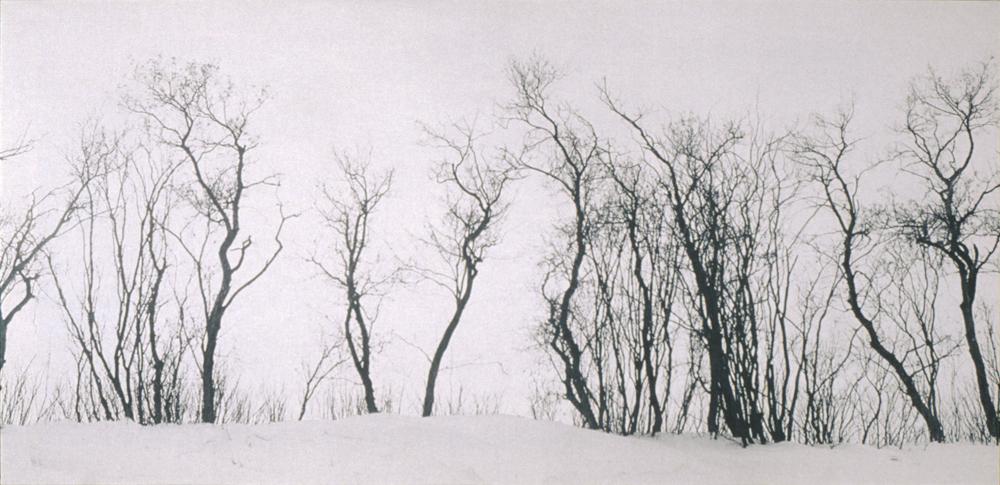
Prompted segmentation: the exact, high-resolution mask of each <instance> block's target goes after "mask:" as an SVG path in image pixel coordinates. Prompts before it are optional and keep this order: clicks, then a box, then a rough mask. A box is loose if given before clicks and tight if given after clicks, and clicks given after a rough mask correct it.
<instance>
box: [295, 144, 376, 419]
mask: <svg viewBox="0 0 1000 485" xmlns="http://www.w3.org/2000/svg"><path fill="white" fill-rule="evenodd" d="M337 163H338V165H339V166H340V170H341V173H342V174H343V176H344V178H345V179H346V181H347V187H346V189H347V190H346V191H337V192H334V189H333V188H331V187H329V186H326V187H324V188H323V196H324V201H323V202H324V207H322V208H321V209H320V215H321V216H322V218H323V221H324V225H325V226H326V227H327V228H328V229H329V230H330V231H331V233H332V236H333V240H334V244H333V252H334V254H336V256H337V259H338V260H339V261H338V263H339V268H337V269H333V268H332V267H331V266H330V265H329V264H326V263H324V262H322V260H321V259H320V258H318V257H317V256H315V255H314V256H312V257H311V258H310V259H309V260H310V262H312V263H313V264H314V265H316V266H317V267H318V268H319V270H320V271H321V272H322V274H323V275H325V276H326V277H327V278H328V279H329V280H330V281H332V282H334V283H335V284H336V285H337V286H339V287H340V288H342V289H343V290H344V292H345V297H346V302H347V309H346V311H345V314H344V322H343V325H342V331H343V334H344V340H345V342H346V343H347V349H348V351H349V352H350V355H351V362H352V363H353V364H354V370H355V371H357V374H358V378H360V379H361V385H362V387H363V388H364V399H365V408H366V410H367V412H369V413H377V412H378V405H377V403H376V402H375V386H374V385H373V384H372V377H371V375H372V372H371V365H372V346H373V344H372V327H373V326H374V324H375V320H376V318H377V310H376V311H374V312H373V311H371V310H370V309H366V308H365V305H364V303H363V300H364V299H365V298H366V297H369V296H371V297H374V298H376V299H378V298H380V297H381V296H382V294H383V291H384V287H385V286H386V285H387V284H389V283H390V282H391V281H392V279H393V278H394V277H395V273H396V272H391V273H390V274H389V275H387V276H385V277H381V278H379V277H375V276H373V274H372V273H371V271H369V270H368V269H367V268H366V267H365V266H366V265H368V264H369V263H368V261H366V260H365V257H366V255H367V250H368V247H369V243H370V240H369V229H370V218H371V217H372V215H373V214H374V213H375V211H376V209H377V208H378V206H379V204H380V203H381V201H382V199H383V198H384V197H385V196H386V194H387V193H388V192H389V190H390V188H391V186H392V172H391V171H390V172H387V173H385V174H384V175H373V174H371V173H370V170H369V165H368V163H367V162H366V161H357V160H354V159H352V158H350V157H348V156H346V155H338V156H337ZM375 307H376V309H377V307H378V305H377V304H376V305H375Z"/></svg>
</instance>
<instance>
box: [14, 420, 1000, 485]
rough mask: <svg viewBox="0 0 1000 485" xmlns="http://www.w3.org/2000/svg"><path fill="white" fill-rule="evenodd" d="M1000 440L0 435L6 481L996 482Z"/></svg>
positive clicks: (494, 425)
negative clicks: (885, 442) (891, 444)
mask: <svg viewBox="0 0 1000 485" xmlns="http://www.w3.org/2000/svg"><path fill="white" fill-rule="evenodd" d="M998 458H1000V455H998V448H997V447H991V446H977V445H965V444H949V445H936V446H930V447H927V448H926V449H924V448H916V449H909V450H904V451H900V450H887V449H883V450H877V449H874V448H869V447H864V446H841V447H837V448H833V449H830V448H818V447H807V446H801V445H793V444H782V445H774V446H757V447H750V448H747V449H742V448H740V447H739V446H737V445H735V444H733V443H729V442H726V441H714V440H710V439H707V438H701V437H692V436H662V437H658V438H656V439H651V438H622V437H618V436H612V435H607V434H603V433H599V432H594V431H586V430H582V429H577V428H574V427H571V426H567V425H562V424H557V423H549V422H537V421H532V420H529V419H524V418H515V417H505V416H481V417H436V418H429V419H422V418H415V417H404V416H385V415H378V416H366V417H356V418H351V419H345V420H341V421H334V422H330V421H319V422H300V423H278V424H269V425H259V426H247V425H226V426H210V425H183V426H160V427H140V426H138V425H134V424H128V423H101V424H75V423H54V424H39V425H33V426H26V427H8V428H4V429H2V430H0V483H4V484H18V483H30V484H41V483H60V484H63V483H131V484H147V483H150V484H152V483H206V484H207V483H212V484H228V483H234V484H235V483H292V484H308V483H344V484H404V483H405V484H431V483H433V484H485V483H495V484H505V483H510V484H530V483H546V484H581V483H600V484H612V483H621V484H647V483H648V484H671V483H741V484H755V483H761V484H763V483H767V484H783V483H789V484H793V483H794V484H832V483H844V484H863V483H872V484H876V483H877V484H886V483H906V484H918V483H928V484H931V483H934V484H966V483H967V484H972V483H982V484H990V485H994V484H997V483H1000V477H998V474H1000V472H998Z"/></svg>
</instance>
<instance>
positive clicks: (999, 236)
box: [896, 62, 1000, 440]
mask: <svg viewBox="0 0 1000 485" xmlns="http://www.w3.org/2000/svg"><path fill="white" fill-rule="evenodd" d="M995 67H996V66H995V65H994V64H993V63H992V62H985V63H983V64H982V65H981V66H979V67H978V68H977V69H974V70H967V71H965V72H964V73H963V74H962V76H961V77H960V78H959V79H958V80H956V81H953V82H948V81H945V80H943V79H942V78H941V77H939V76H938V75H936V74H935V73H934V72H933V71H931V72H930V73H929V75H928V76H926V77H925V78H923V79H920V80H919V81H917V82H914V83H913V84H912V86H911V88H910V94H909V96H908V97H907V100H906V124H905V126H904V128H903V129H902V131H903V134H904V136H906V138H907V141H906V143H905V145H904V147H903V149H902V150H901V153H900V156H901V157H902V160H903V162H904V163H905V166H904V167H905V168H904V170H906V171H908V172H909V173H912V174H914V175H916V176H917V177H919V179H920V180H921V181H922V183H923V187H924V189H925V193H924V194H923V197H921V198H920V199H919V200H918V201H916V202H914V203H912V204H911V205H909V206H906V207H901V208H898V209H897V211H896V212H897V213H896V218H897V223H898V225H899V226H900V227H901V229H902V232H903V234H904V236H905V237H906V238H907V239H908V240H910V241H912V242H913V243H915V244H916V245H919V246H921V247H925V248H929V249H931V250H933V251H935V252H938V253H939V254H941V255H943V256H945V257H946V258H947V260H948V261H950V262H951V263H952V264H953V265H954V268H955V270H956V271H957V272H958V287H959V290H960V292H961V295H962V299H961V302H960V303H959V309H960V310H961V314H962V322H963V324H964V327H965V341H966V347H967V348H968V350H969V358H970V359H971V360H972V365H973V369H974V370H975V376H976V385H977V387H978V389H979V402H980V405H981V407H982V411H983V415H984V416H985V418H986V427H987V430H988V431H989V434H990V436H992V437H993V438H994V439H996V440H1000V420H998V418H997V404H996V402H995V401H994V399H993V397H992V395H991V391H990V387H991V383H990V379H989V375H988V373H987V370H986V365H985V362H984V358H983V352H982V350H981V347H980V344H979V337H978V331H979V330H978V329H977V325H976V323H977V322H976V315H975V305H976V292H977V290H978V287H979V277H980V274H981V272H982V271H983V268H984V267H985V266H986V264H988V263H989V262H990V261H991V258H992V257H993V255H994V254H995V253H996V251H997V247H998V245H1000V211H998V210H997V209H996V208H995V207H996V206H995V204H993V205H991V204H990V202H989V201H990V198H991V197H992V198H993V199H996V193H997V192H998V190H1000V171H998V168H997V167H998V166H1000V160H998V159H997V157H996V154H995V153H993V154H986V155H985V157H987V160H989V161H988V162H986V163H984V164H982V165H981V167H982V169H985V170H986V172H979V171H978V167H980V165H979V162H976V161H975V160H976V158H977V157H979V156H980V154H981V153H980V152H981V150H980V151H977V150H976V148H977V138H980V137H983V136H991V135H990V133H992V136H993V138H996V132H995V129H996V127H997V122H998V115H1000V110H998V106H997V99H996V92H997V84H996V81H995V79H994V78H993V71H994V69H995ZM993 384H994V385H995V384H996V383H995V382H994V383H993Z"/></svg>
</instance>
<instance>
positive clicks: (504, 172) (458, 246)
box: [420, 126, 514, 416]
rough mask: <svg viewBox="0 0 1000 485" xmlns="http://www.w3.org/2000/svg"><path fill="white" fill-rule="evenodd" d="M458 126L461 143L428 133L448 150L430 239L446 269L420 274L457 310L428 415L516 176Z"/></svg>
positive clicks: (430, 379) (434, 368)
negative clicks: (439, 212) (438, 215)
mask: <svg viewBox="0 0 1000 485" xmlns="http://www.w3.org/2000/svg"><path fill="white" fill-rule="evenodd" d="M455 128H456V129H457V131H458V135H457V137H458V138H457V139H451V138H448V137H447V136H446V135H442V134H436V133H433V132H431V131H428V135H429V136H430V137H431V138H432V139H433V140H434V141H435V142H436V143H437V144H438V145H439V146H440V147H441V148H442V149H445V150H447V151H448V152H450V156H449V157H447V158H445V159H443V160H442V161H441V162H440V163H439V164H438V166H437V167H436V170H435V176H436V178H437V181H438V183H441V184H445V185H446V186H447V187H448V188H449V196H448V202H447V207H448V208H447V212H446V213H445V216H444V218H443V223H442V225H441V226H439V227H437V228H435V229H434V230H433V231H432V233H431V236H430V240H429V242H430V244H431V246H432V247H433V248H434V249H435V250H436V252H437V254H438V255H439V256H440V258H441V259H442V261H443V262H444V264H445V265H446V266H447V268H448V269H447V270H446V271H436V270H432V269H429V268H422V269H420V271H421V272H422V273H423V274H424V275H425V276H427V277H428V278H429V280H430V281H432V282H434V283H436V284H438V285H439V286H442V287H443V288H445V289H447V290H448V291H449V293H451V296H452V298H453V300H454V310H453V311H452V315H451V318H450V319H449V320H448V324H447V326H446V327H445V330H444V333H443V334H442V335H441V338H440V340H438V344H437V347H436V349H435V351H434V355H433V357H432V358H431V359H430V361H431V362H430V369H429V370H428V372H427V386H426V389H425V391H424V403H423V415H424V416H430V415H432V414H433V413H434V387H435V384H436V383H437V377H438V373H439V372H440V370H441V363H442V361H443V360H444V354H445V351H447V350H448V345H449V344H450V343H451V339H452V337H453V336H454V334H455V330H457V329H458V325H459V324H460V323H461V321H462V315H463V314H464V313H465V309H466V307H467V306H468V304H469V300H470V299H471V297H472V289H473V284H474V283H475V281H476V277H477V276H479V268H480V265H481V264H482V263H483V260H484V258H485V257H486V253H487V252H488V251H489V249H490V248H492V247H494V246H496V244H497V243H498V242H499V235H498V233H497V226H498V225H499V223H500V221H501V220H502V219H503V216H504V214H505V213H506V212H507V206H508V204H507V201H506V199H505V190H506V189H507V187H508V186H509V183H510V182H511V180H513V178H514V177H513V172H512V171H511V170H510V169H509V168H507V167H499V163H497V162H495V161H491V160H489V159H486V158H484V157H483V156H482V155H481V152H480V150H479V148H478V147H477V146H476V142H477V136H476V133H475V129H474V127H472V126H456V127H455Z"/></svg>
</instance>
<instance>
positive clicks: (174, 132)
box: [124, 60, 292, 423]
mask: <svg viewBox="0 0 1000 485" xmlns="http://www.w3.org/2000/svg"><path fill="white" fill-rule="evenodd" d="M135 80H136V82H137V84H138V92H137V93H136V94H135V95H130V96H127V97H126V98H125V100H124V104H125V106H126V107H127V108H128V109H129V110H131V111H132V112H134V113H136V114H137V115H139V116H140V117H141V118H142V119H143V120H144V121H145V123H146V126H147V130H148V133H149V135H150V136H152V137H153V138H154V139H155V140H156V141H157V142H159V143H160V144H162V145H163V146H164V147H167V148H168V149H170V150H173V151H175V152H176V154H177V155H180V156H181V157H182V158H183V159H184V166H185V167H186V169H187V170H186V173H187V174H188V176H189V177H190V179H191V182H190V183H189V184H187V185H184V186H183V187H182V189H183V190H184V194H185V198H186V199H187V201H188V202H189V204H190V206H191V208H192V209H193V210H194V212H195V214H196V215H197V217H194V218H192V222H191V224H190V225H189V226H186V227H184V228H183V229H182V230H178V231H175V233H174V234H175V237H176V239H177V240H178V241H179V242H180V245H181V246H182V248H183V249H184V251H185V252H186V253H187V254H188V256H189V257H190V259H191V262H192V264H193V265H194V273H195V279H196V282H197V288H198V293H199V298H200V303H201V306H202V317H203V319H204V329H205V333H204V338H203V340H202V348H201V359H200V362H199V365H200V370H201V380H202V405H201V420H202V421H203V422H207V423H210V422H214V421H215V420H216V409H215V406H216V398H215V394H216V386H215V375H214V372H215V367H216V363H215V356H216V348H217V346H218V342H219V332H220V331H221V329H222V325H223V321H224V319H225V315H226V312H227V311H228V310H229V308H230V307H231V305H232V304H233V302H234V301H235V300H236V297H237V296H239V295H240V294H241V293H242V292H243V291H244V290H246V289H247V288H248V287H249V286H250V285H252V284H253V283H255V282H256V281H257V280H258V279H260V277H261V276H263V275H264V273H266V272H267V270H268V269H270V268H271V266H272V265H273V263H274V262H275V260H276V259H277V257H278V255H279V254H280V253H281V251H282V249H283V247H284V246H283V244H282V240H281V233H282V229H283V228H284V226H285V223H286V221H287V220H288V219H289V218H290V217H292V216H287V215H285V214H284V212H283V211H282V212H281V214H280V222H278V223H277V224H276V226H275V227H273V232H272V234H273V239H274V244H275V247H274V248H273V249H272V250H270V253H269V254H266V256H264V258H263V262H261V263H259V265H258V267H257V268H256V269H253V270H249V271H247V269H248V267H247V266H245V264H246V263H247V262H248V256H249V255H250V254H251V251H250V249H251V247H253V246H254V240H253V238H252V236H250V235H248V234H247V233H246V231H245V230H244V227H243V208H244V203H245V202H246V198H247V195H248V193H250V191H253V190H254V189H256V188H260V187H262V186H268V185H272V186H273V185H276V184H277V181H276V179H275V177H273V176H269V177H264V178H260V179H251V178H250V173H249V172H248V169H249V168H250V166H251V162H252V155H253V154H254V153H255V150H256V148H257V147H258V141H257V138H256V137H255V136H253V135H251V134H250V131H249V129H250V122H251V119H252V118H253V116H254V114H255V113H256V112H257V110H258V109H259V108H260V107H261V106H262V105H263V103H264V101H265V98H266V96H265V92H264V91H263V90H262V91H260V92H258V93H255V94H253V95H250V96H244V95H243V94H241V93H239V92H237V90H236V88H235V86H234V85H233V83H232V82H231V81H229V80H227V79H225V78H223V77H222V76H220V74H219V72H218V68H217V67H216V66H214V65H212V64H197V63H191V64H187V65H183V66H179V65H177V64H176V63H175V62H174V63H164V62H162V61H159V60H155V61H151V62H149V63H148V64H146V65H144V66H140V67H139V68H138V69H137V70H136V73H135ZM279 208H280V205H279ZM196 221H197V222H199V223H200V224H198V225H196V224H195V222H196ZM195 228H200V230H201V233H202V234H201V237H200V238H199V237H196V236H192V235H190V233H191V232H192V231H194V229H195ZM196 239H200V240H196ZM210 248H211V249H210ZM213 259H214V263H213ZM244 274H245V276H243V277H242V278H238V277H239V276H240V275H244Z"/></svg>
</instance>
